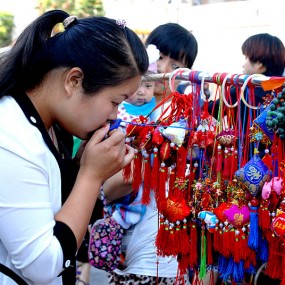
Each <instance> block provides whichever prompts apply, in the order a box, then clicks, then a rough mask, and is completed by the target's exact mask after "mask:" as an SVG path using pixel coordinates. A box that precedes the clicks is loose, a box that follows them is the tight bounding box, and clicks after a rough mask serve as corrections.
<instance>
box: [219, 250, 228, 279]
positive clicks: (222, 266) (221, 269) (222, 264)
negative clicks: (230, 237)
mask: <svg viewBox="0 0 285 285" xmlns="http://www.w3.org/2000/svg"><path fill="white" fill-rule="evenodd" d="M218 265H219V266H218V270H219V273H220V275H221V276H223V275H224V273H225V271H226V269H227V265H228V261H227V258H226V257H224V256H223V255H219V259H218Z"/></svg>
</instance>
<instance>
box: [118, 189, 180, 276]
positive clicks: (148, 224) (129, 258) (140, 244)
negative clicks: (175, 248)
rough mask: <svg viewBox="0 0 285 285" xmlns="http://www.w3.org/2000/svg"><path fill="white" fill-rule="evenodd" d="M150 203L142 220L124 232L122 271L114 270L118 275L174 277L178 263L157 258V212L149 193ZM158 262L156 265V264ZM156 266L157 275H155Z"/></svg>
mask: <svg viewBox="0 0 285 285" xmlns="http://www.w3.org/2000/svg"><path fill="white" fill-rule="evenodd" d="M150 197H151V202H150V205H148V206H147V209H146V213H145V214H144V216H143V218H142V220H141V221H140V222H139V223H137V224H136V225H135V226H134V227H133V228H131V229H129V230H127V231H126V233H125V235H124V238H123V245H122V247H123V250H124V248H125V249H126V256H125V263H124V264H125V265H126V266H127V268H126V269H124V270H119V269H116V270H115V272H116V273H117V274H120V275H125V274H137V275H147V276H160V277H176V276H177V269H178V263H177V260H176V258H175V257H158V256H157V254H156V246H155V239H156V235H157V231H158V212H157V208H156V203H155V199H154V195H153V192H151V196H150ZM157 261H158V264H157ZM157 266H158V274H157Z"/></svg>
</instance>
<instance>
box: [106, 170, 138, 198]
mask: <svg viewBox="0 0 285 285" xmlns="http://www.w3.org/2000/svg"><path fill="white" fill-rule="evenodd" d="M103 190H104V194H105V198H106V202H107V203H110V202H112V201H115V200H117V199H119V198H122V197H123V196H125V195H128V194H130V193H131V192H132V191H133V189H132V181H131V179H130V180H128V181H125V179H124V177H123V170H121V171H119V172H118V173H116V174H115V175H113V176H112V177H110V178H109V179H108V180H106V181H105V183H104V186H103Z"/></svg>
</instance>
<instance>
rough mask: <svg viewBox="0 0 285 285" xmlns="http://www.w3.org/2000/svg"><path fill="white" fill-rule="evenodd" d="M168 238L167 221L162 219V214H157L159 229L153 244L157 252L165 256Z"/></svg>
mask: <svg viewBox="0 0 285 285" xmlns="http://www.w3.org/2000/svg"><path fill="white" fill-rule="evenodd" d="M168 240H169V222H168V221H167V220H166V219H164V217H163V215H161V214H160V215H159V229H158V232H157V235H156V240H155V245H156V247H157V254H158V255H159V256H165V248H167V242H168Z"/></svg>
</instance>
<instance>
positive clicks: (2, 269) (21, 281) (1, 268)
mask: <svg viewBox="0 0 285 285" xmlns="http://www.w3.org/2000/svg"><path fill="white" fill-rule="evenodd" d="M0 272H2V273H4V274H5V275H7V276H9V277H10V278H11V279H13V280H14V281H15V282H16V283H17V284H18V285H28V283H27V282H26V281H25V280H24V279H22V278H21V277H20V276H19V275H17V274H16V273H15V272H14V271H13V270H11V269H10V268H9V267H7V266H5V265H4V264H2V263H0Z"/></svg>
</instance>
